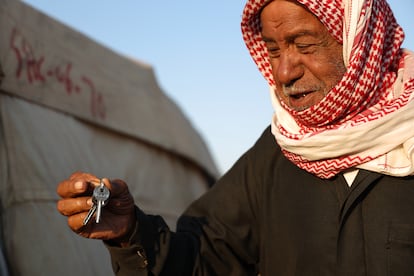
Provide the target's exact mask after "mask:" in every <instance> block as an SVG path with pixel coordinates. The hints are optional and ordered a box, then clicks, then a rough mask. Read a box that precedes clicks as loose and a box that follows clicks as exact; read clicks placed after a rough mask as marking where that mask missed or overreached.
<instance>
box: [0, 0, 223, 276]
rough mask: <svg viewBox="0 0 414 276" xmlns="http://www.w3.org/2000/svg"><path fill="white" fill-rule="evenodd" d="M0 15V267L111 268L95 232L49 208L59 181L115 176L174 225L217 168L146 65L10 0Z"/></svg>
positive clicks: (24, 270)
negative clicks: (79, 229) (79, 230)
mask: <svg viewBox="0 0 414 276" xmlns="http://www.w3.org/2000/svg"><path fill="white" fill-rule="evenodd" d="M0 22H1V26H2V28H1V29H2V32H0V36H1V39H0V68H1V69H2V71H3V75H4V79H2V81H1V84H0V208H1V221H0V223H1V228H0V229H1V232H0V234H1V243H0V246H1V249H2V252H1V254H0V266H1V267H0V272H1V273H2V275H3V274H5V273H8V274H9V275H12V276H20V275H60V276H65V275H100V276H101V275H103V276H105V275H113V272H112V269H111V267H110V261H109V255H108V253H107V251H106V249H105V248H104V246H103V244H102V242H100V241H96V240H89V239H85V238H82V237H79V236H77V235H76V234H74V233H73V232H72V231H71V230H70V229H69V227H68V226H67V221H66V218H65V217H64V216H62V215H60V214H59V213H58V212H57V210H56V201H57V200H58V196H57V194H56V186H57V183H58V182H60V181H61V180H63V179H65V178H67V177H68V176H69V175H70V174H71V173H72V172H74V171H87V172H91V173H94V174H96V175H97V176H99V177H108V178H122V179H124V180H125V181H126V182H127V183H128V184H129V188H130V191H131V193H132V195H133V196H134V198H135V200H136V202H138V203H139V205H140V207H141V208H142V209H143V210H144V211H146V212H147V213H149V214H160V215H162V216H163V217H164V218H165V219H166V221H167V223H168V224H169V226H170V227H171V228H173V229H174V226H175V222H176V220H177V218H178V216H179V215H180V214H181V213H182V212H183V211H184V209H185V208H186V207H187V206H188V204H189V203H190V202H192V201H193V200H194V199H196V198H198V197H199V196H200V195H201V194H203V193H204V192H205V191H207V190H208V188H209V186H210V185H211V183H212V182H211V181H212V180H213V179H214V178H215V177H216V176H217V175H218V172H217V169H216V167H215V165H214V162H213V160H212V158H211V155H210V153H209V151H208V148H207V147H206V145H205V143H204V141H203V140H202V137H201V136H200V135H199V134H198V133H197V131H196V130H195V129H194V128H193V126H192V125H191V123H190V122H189V120H188V119H187V118H186V117H185V116H184V115H183V113H182V112H181V111H180V109H179V108H178V107H177V106H176V105H175V104H174V103H173V102H172V101H171V100H170V99H168V97H166V96H165V95H164V93H163V92H162V91H161V90H160V89H159V87H158V85H157V83H156V80H155V77H154V75H153V71H152V68H151V67H150V66H149V65H145V64H141V63H139V62H136V61H131V60H128V59H126V58H125V57H122V56H120V55H118V54H116V53H114V52H112V51H110V50H109V49H107V48H105V47H103V46H102V45H99V44H97V43H95V42H94V41H92V40H90V39H89V38H87V37H85V36H83V35H82V34H80V33H78V32H76V31H74V30H71V29H70V28H68V27H66V26H64V25H62V24H60V23H59V22H57V21H55V20H53V19H51V18H50V17H48V16H46V15H44V14H42V13H40V12H38V11H36V10H34V9H33V8H31V7H29V6H27V5H25V4H24V3H22V2H19V1H14V0H3V1H1V3H0ZM102 215H103V216H104V215H105V209H103V213H102ZM5 264H7V267H5ZM6 270H8V272H5V271H6Z"/></svg>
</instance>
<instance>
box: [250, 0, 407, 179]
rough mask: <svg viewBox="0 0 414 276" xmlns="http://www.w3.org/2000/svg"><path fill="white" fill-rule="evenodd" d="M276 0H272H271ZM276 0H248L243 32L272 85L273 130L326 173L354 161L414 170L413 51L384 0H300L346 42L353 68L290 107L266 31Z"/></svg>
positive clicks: (309, 166)
mask: <svg viewBox="0 0 414 276" xmlns="http://www.w3.org/2000/svg"><path fill="white" fill-rule="evenodd" d="M270 1H271V0H270ZM270 1H269V0H248V1H247V4H246V6H245V9H244V12H243V17H242V32H243V38H244V40H245V43H246V45H247V47H248V49H249V51H250V54H251V56H252V57H253V60H254V61H255V63H256V64H257V66H258V68H259V70H260V71H261V73H262V74H263V75H264V77H265V79H266V80H267V81H268V83H269V85H270V87H271V98H272V104H273V107H274V110H275V112H274V116H273V120H272V132H273V134H274V136H275V138H276V141H277V142H278V144H279V145H280V146H281V148H282V151H283V153H284V154H285V156H286V157H287V158H288V159H290V160H291V161H292V162H294V163H295V164H296V165H297V166H299V167H300V168H302V169H305V170H306V171H308V172H310V173H313V174H315V175H317V176H319V177H321V178H330V177H332V176H335V175H337V174H338V173H340V172H342V171H345V170H347V169H350V168H355V167H356V168H362V169H366V170H370V171H375V172H380V173H383V174H388V175H393V176H407V175H412V174H414V99H413V98H414V54H413V53H412V52H409V51H408V50H402V49H401V48H400V47H401V44H402V41H403V39H404V32H403V30H402V28H401V27H400V26H399V25H398V24H397V22H396V20H395V18H394V15H393V13H392V11H391V9H390V7H389V6H388V4H387V3H386V1H385V0H297V1H298V2H299V3H301V4H303V5H304V6H306V7H307V8H308V9H309V10H310V11H311V12H312V13H313V14H315V15H316V16H317V17H318V19H319V20H320V21H321V22H322V23H323V24H324V25H325V26H326V27H327V29H328V31H329V32H330V33H331V35H332V36H333V37H334V38H335V39H336V40H337V41H338V42H340V43H341V44H342V45H343V57H344V63H345V65H346V66H347V72H346V73H345V75H344V76H343V78H342V80H341V81H339V83H338V84H337V85H336V86H335V87H334V88H333V89H332V90H331V91H330V92H329V93H328V94H327V95H326V96H325V98H324V99H323V100H322V101H321V102H319V103H318V104H316V105H314V106H312V107H310V108H308V109H306V110H303V111H295V110H292V109H290V108H289V107H288V106H287V105H285V104H284V103H283V102H281V101H279V99H278V98H277V96H276V94H275V89H276V88H275V85H274V84H275V83H274V80H273V76H272V72H271V70H272V69H271V66H270V62H269V58H268V54H267V50H266V47H265V44H264V42H263V41H262V39H261V34H260V20H259V13H260V10H261V9H262V7H263V6H265V5H266V4H267V3H268V2H270Z"/></svg>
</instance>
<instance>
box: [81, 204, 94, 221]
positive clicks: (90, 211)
mask: <svg viewBox="0 0 414 276" xmlns="http://www.w3.org/2000/svg"><path fill="white" fill-rule="evenodd" d="M95 212H96V203H95V202H94V203H93V205H92V207H91V209H89V212H88V214H87V215H86V217H85V219H84V220H83V225H86V224H88V222H89V220H90V219H91V217H92V216H93V214H95Z"/></svg>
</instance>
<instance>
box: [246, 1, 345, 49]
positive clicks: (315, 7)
mask: <svg viewBox="0 0 414 276" xmlns="http://www.w3.org/2000/svg"><path fill="white" fill-rule="evenodd" d="M272 1H291V2H298V3H299V4H302V5H304V6H305V7H306V8H307V9H308V10H309V11H310V12H311V13H313V14H314V15H315V16H316V17H317V18H318V19H319V20H320V21H321V22H322V24H324V25H325V26H326V28H327V29H328V31H329V32H330V33H331V35H332V36H333V37H334V38H335V39H336V40H337V41H338V42H339V43H342V42H343V36H342V33H343V17H344V8H343V0H256V1H255V0H253V1H248V2H250V3H248V4H251V5H252V8H254V7H256V8H257V10H256V16H257V17H256V20H258V21H260V11H261V10H262V9H263V8H264V7H265V6H266V5H267V4H268V3H270V2H272ZM259 24H260V23H259Z"/></svg>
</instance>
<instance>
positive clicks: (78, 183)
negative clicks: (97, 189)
mask: <svg viewBox="0 0 414 276" xmlns="http://www.w3.org/2000/svg"><path fill="white" fill-rule="evenodd" d="M75 189H77V190H82V189H83V182H82V181H78V182H76V183H75Z"/></svg>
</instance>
